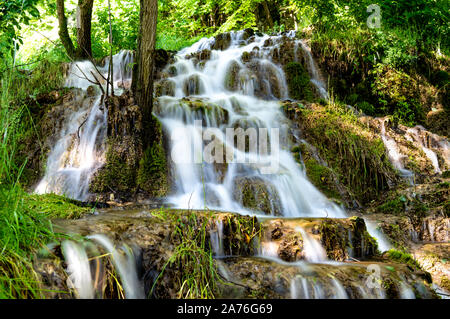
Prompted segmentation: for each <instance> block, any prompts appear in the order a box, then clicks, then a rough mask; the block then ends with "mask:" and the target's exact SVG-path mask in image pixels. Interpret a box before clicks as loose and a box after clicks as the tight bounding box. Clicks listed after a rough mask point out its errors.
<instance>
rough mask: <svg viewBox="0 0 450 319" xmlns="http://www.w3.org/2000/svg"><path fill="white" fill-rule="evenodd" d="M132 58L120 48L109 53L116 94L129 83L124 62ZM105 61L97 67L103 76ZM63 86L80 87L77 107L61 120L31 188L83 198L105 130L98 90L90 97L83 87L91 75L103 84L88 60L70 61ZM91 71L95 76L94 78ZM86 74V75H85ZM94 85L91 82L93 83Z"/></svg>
mask: <svg viewBox="0 0 450 319" xmlns="http://www.w3.org/2000/svg"><path fill="white" fill-rule="evenodd" d="M131 62H132V54H131V53H130V52H129V51H121V52H120V53H118V54H116V55H115V56H113V65H114V66H113V68H114V85H115V87H116V90H117V93H119V94H120V87H127V86H129V82H130V80H131V70H129V69H128V68H126V67H125V66H126V65H128V64H129V63H131ZM108 66H109V61H108V60H107V61H106V65H105V66H104V67H101V68H100V67H99V68H98V70H99V72H100V73H101V74H103V76H104V77H105V78H106V77H107V72H108ZM69 72H70V73H69V76H68V77H67V80H66V87H74V88H79V89H82V90H83V93H81V94H80V95H79V97H78V100H77V103H74V104H75V105H77V104H78V105H79V109H77V110H76V111H75V112H74V113H73V114H72V115H71V116H70V117H69V118H68V119H67V121H66V123H64V125H63V129H62V130H61V132H60V133H59V135H60V136H59V139H58V141H57V142H56V144H55V146H54V147H53V149H52V150H51V151H50V154H49V157H48V159H47V167H46V172H45V175H44V177H43V178H42V180H41V181H40V182H39V184H38V185H37V186H36V188H35V192H36V193H38V194H44V193H57V194H61V195H62V194H64V195H67V196H68V197H71V198H74V199H78V200H86V199H87V198H88V195H89V181H90V178H91V177H92V174H93V173H94V172H95V171H96V170H97V169H98V168H99V167H100V166H102V165H103V164H104V162H105V156H104V153H105V149H104V140H105V137H106V130H107V116H108V115H107V110H106V108H104V107H103V106H102V104H101V96H100V95H101V91H100V89H99V88H98V87H95V93H94V96H92V97H87V96H86V91H87V89H88V87H89V86H92V85H93V84H92V83H91V82H89V81H88V80H87V79H86V78H88V79H89V80H91V81H94V79H95V78H97V79H98V80H99V82H101V83H102V85H105V83H106V81H104V80H103V78H102V77H101V75H100V74H99V73H98V72H97V70H96V69H95V67H94V66H93V65H92V63H91V62H88V61H84V62H76V64H72V66H71V68H70V71H69ZM94 75H95V78H94ZM85 76H86V77H85ZM94 86H95V85H94Z"/></svg>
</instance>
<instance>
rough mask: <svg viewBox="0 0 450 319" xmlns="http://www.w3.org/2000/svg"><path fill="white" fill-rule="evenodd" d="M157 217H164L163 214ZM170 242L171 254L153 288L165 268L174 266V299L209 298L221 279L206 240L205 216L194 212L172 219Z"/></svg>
mask: <svg viewBox="0 0 450 319" xmlns="http://www.w3.org/2000/svg"><path fill="white" fill-rule="evenodd" d="M158 216H160V217H162V218H166V217H167V216H165V215H164V214H159V215H158ZM174 226H175V231H174V233H173V235H172V236H173V241H174V242H175V243H177V245H176V247H175V250H174V252H173V254H172V256H171V257H170V258H169V260H168V261H167V262H166V264H165V265H164V267H163V269H162V271H161V273H160V274H159V276H158V278H157V279H156V280H155V282H154V285H153V288H152V291H153V289H154V288H155V286H156V284H157V283H158V281H159V279H160V278H161V277H162V276H163V274H164V272H165V271H166V269H167V268H170V269H175V271H176V272H175V273H176V276H177V278H176V280H177V289H178V293H177V295H178V298H183V299H212V298H214V296H215V293H216V292H217V284H218V282H219V281H221V279H220V277H219V275H218V272H217V269H216V265H215V262H214V259H213V258H212V252H211V251H210V249H209V245H208V242H209V241H207V238H208V237H207V219H205V218H201V217H198V216H197V215H196V214H195V213H191V214H189V215H183V216H180V217H179V218H177V219H176V221H175V225H174Z"/></svg>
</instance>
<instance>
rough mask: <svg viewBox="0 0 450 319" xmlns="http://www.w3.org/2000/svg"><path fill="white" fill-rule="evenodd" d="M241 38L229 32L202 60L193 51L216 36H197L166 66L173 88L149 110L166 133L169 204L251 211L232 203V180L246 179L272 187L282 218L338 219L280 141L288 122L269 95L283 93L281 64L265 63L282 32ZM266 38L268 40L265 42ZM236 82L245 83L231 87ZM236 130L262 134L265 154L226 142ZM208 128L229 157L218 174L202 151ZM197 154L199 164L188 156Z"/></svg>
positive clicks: (277, 96)
mask: <svg viewBox="0 0 450 319" xmlns="http://www.w3.org/2000/svg"><path fill="white" fill-rule="evenodd" d="M242 35H243V33H242V31H241V32H232V33H231V43H230V46H229V48H228V49H226V50H223V51H219V50H212V52H211V54H210V59H209V60H207V61H204V63H198V61H197V60H196V59H195V58H193V57H192V56H193V55H195V53H198V52H202V50H205V49H211V48H212V47H213V45H214V41H215V40H214V39H213V38H212V39H202V40H200V41H199V42H198V43H196V44H194V45H193V46H192V47H190V48H186V49H184V50H182V51H181V52H180V53H179V54H178V55H177V56H176V61H175V63H174V64H173V65H169V66H167V69H168V70H169V69H170V70H176V74H175V75H174V76H172V77H169V78H168V79H164V80H163V81H167V80H169V81H170V83H171V86H173V90H168V91H170V93H171V94H170V96H162V97H159V98H158V101H157V106H156V108H155V115H156V116H158V118H159V119H160V121H161V122H162V124H163V126H164V127H165V129H166V131H167V132H171V138H172V144H171V155H172V159H173V160H174V162H175V165H174V173H175V181H176V188H177V191H176V193H175V194H174V195H173V196H170V197H169V198H168V201H169V202H171V203H172V204H174V205H175V206H176V207H179V208H194V209H204V208H205V207H207V208H210V209H218V210H219V209H220V210H226V211H235V212H236V211H237V212H242V213H248V212H249V211H250V210H249V209H248V208H247V207H245V206H243V205H242V203H239V202H237V201H236V194H235V187H236V182H237V180H239V178H241V177H244V178H245V177H252V178H253V180H259V181H263V183H264V184H266V186H267V188H270V189H271V190H275V192H276V196H274V197H276V198H278V200H279V202H280V206H281V210H282V214H283V215H284V216H315V217H327V216H328V217H345V216H346V214H345V212H344V211H343V210H342V209H341V208H339V207H337V206H336V205H335V204H333V203H332V202H330V201H329V200H328V199H327V198H326V197H325V196H324V195H322V194H321V193H320V192H319V191H318V190H317V189H316V188H315V187H314V186H313V185H312V184H311V183H310V182H309V181H308V180H307V178H306V177H305V176H304V174H303V173H302V171H301V170H300V169H299V168H298V165H297V163H296V161H295V160H294V158H293V157H292V155H291V154H290V152H289V151H288V150H287V148H286V146H287V145H286V144H283V141H282V139H283V135H284V137H285V136H286V133H285V131H286V127H287V123H288V121H287V119H286V118H285V116H284V115H283V113H282V111H281V110H280V105H279V104H278V102H277V101H274V100H273V99H274V98H275V99H277V100H278V99H282V98H286V97H287V96H288V92H287V84H286V77H285V75H284V72H283V70H282V68H281V67H280V66H279V65H277V64H276V63H274V62H272V61H271V52H272V50H273V49H274V47H275V46H276V45H277V44H279V43H281V42H282V41H283V37H282V36H268V35H264V36H261V37H258V36H256V37H255V39H254V41H248V40H243V38H242ZM291 37H293V35H292V34H291ZM269 40H270V41H272V42H273V43H274V45H273V46H264V44H265V43H267V41H269ZM292 40H294V41H296V42H298V44H301V43H302V42H301V41H300V40H296V39H292ZM301 45H302V47H304V44H301ZM257 48H258V49H257ZM244 52H253V53H254V54H255V57H254V58H253V59H252V61H251V62H250V63H244V61H243V59H242V56H243V54H244ZM314 70H315V69H314ZM314 72H316V71H314ZM316 73H317V72H316ZM241 75H247V76H241ZM313 75H314V73H313ZM257 76H260V78H257ZM234 80H236V81H234ZM238 80H240V81H241V82H242V83H244V85H242V86H239V85H236V86H234V85H232V84H231V85H230V82H233V83H234V82H237V81H238ZM192 86H193V87H192ZM249 87H253V88H255V89H254V90H250V89H248V88H249ZM187 88H188V89H187ZM196 103H197V104H196ZM201 108H203V109H201ZM223 114H226V116H223ZM235 127H241V128H242V129H243V130H247V129H252V128H254V129H255V130H256V136H257V140H258V141H262V140H263V139H264V138H266V140H267V144H268V147H267V149H269V150H270V153H269V152H268V153H267V154H261V153H259V154H258V148H255V149H254V150H253V152H252V151H251V150H250V151H248V152H246V151H243V150H242V149H241V148H238V147H237V146H236V145H235V144H234V143H233V141H234V140H233V139H232V140H231V143H230V140H229V139H227V130H228V129H229V128H235ZM212 130H214V135H215V137H216V139H217V142H216V144H219V145H223V146H224V149H225V150H226V155H225V156H227V159H228V161H227V163H226V166H227V167H226V171H225V172H222V173H224V174H223V175H224V176H223V178H220V177H219V174H218V171H217V167H216V166H215V165H214V163H208V162H206V161H205V157H204V156H203V149H204V147H205V146H206V144H207V143H205V136H206V135H207V134H210V133H209V132H211V131H212ZM261 146H262V145H259V147H261ZM194 157H195V158H194ZM197 157H199V159H200V160H199V161H196V160H195V159H196V158H197ZM229 159H231V160H229ZM275 164H276V166H278V167H275V169H274V171H273V172H270V174H265V171H264V170H265V169H266V171H270V168H273V167H271V165H272V166H275ZM205 190H206V196H205Z"/></svg>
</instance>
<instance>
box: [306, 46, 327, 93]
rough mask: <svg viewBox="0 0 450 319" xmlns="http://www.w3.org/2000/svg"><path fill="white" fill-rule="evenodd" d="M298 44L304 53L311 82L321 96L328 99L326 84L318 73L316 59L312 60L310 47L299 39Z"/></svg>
mask: <svg viewBox="0 0 450 319" xmlns="http://www.w3.org/2000/svg"><path fill="white" fill-rule="evenodd" d="M300 46H301V48H302V50H303V52H304V53H305V54H306V58H307V59H306V61H307V65H308V71H309V74H310V75H311V83H312V84H314V86H315V87H316V88H317V89H318V91H319V95H320V97H321V98H323V99H325V100H328V99H329V95H328V91H327V87H326V84H325V82H324V80H323V78H322V75H321V74H320V71H319V68H318V67H317V64H316V61H315V60H314V58H313V56H312V53H311V49H310V48H309V47H308V46H307V45H306V43H305V41H303V40H301V41H300Z"/></svg>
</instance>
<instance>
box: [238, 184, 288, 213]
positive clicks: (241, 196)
mask: <svg viewBox="0 0 450 319" xmlns="http://www.w3.org/2000/svg"><path fill="white" fill-rule="evenodd" d="M233 198H234V199H235V200H236V201H237V202H239V203H240V204H241V205H242V206H244V207H245V208H247V209H250V210H255V211H259V212H263V213H264V214H267V215H274V216H280V215H281V202H280V199H279V196H278V193H277V191H276V189H275V187H274V186H273V185H271V184H270V183H269V182H268V181H264V180H262V179H261V178H258V177H238V178H236V179H235V180H234V186H233Z"/></svg>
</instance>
